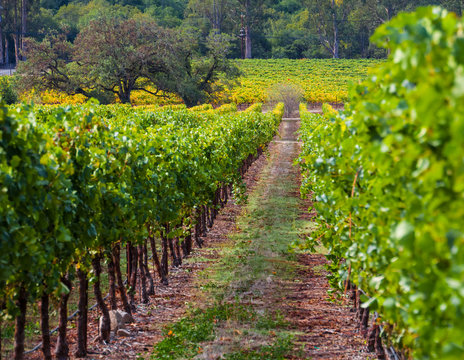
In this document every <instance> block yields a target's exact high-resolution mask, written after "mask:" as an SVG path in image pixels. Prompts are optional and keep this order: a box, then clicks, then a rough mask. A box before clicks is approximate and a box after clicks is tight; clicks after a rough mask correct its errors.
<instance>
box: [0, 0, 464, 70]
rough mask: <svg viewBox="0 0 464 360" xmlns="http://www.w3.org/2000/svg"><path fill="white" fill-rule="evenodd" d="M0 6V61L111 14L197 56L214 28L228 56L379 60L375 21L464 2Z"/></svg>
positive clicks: (264, 0)
mask: <svg viewBox="0 0 464 360" xmlns="http://www.w3.org/2000/svg"><path fill="white" fill-rule="evenodd" d="M1 5H2V6H3V10H2V21H1V22H0V65H1V64H3V63H5V62H11V61H13V62H14V61H15V60H16V62H19V61H20V60H22V57H23V55H22V50H23V49H24V45H25V41H24V39H25V38H27V37H33V38H34V39H36V40H42V39H43V38H44V36H45V34H47V33H49V32H50V31H52V30H54V31H57V32H61V29H62V28H63V27H64V28H66V29H67V38H68V40H69V41H71V42H72V41H74V39H75V38H76V36H77V34H78V33H79V32H80V31H81V30H82V29H84V28H85V27H87V26H88V25H89V24H90V23H91V22H92V21H93V20H95V19H98V18H99V17H101V16H104V15H106V14H109V13H111V14H112V15H113V16H117V17H120V18H134V17H140V16H142V15H143V16H146V17H148V18H150V19H152V20H153V21H155V22H156V23H157V24H158V25H159V26H161V27H163V28H170V29H176V30H179V31H181V32H188V33H190V34H191V35H192V36H194V37H196V40H198V41H199V50H200V51H201V52H202V53H203V54H205V53H206V52H207V37H208V35H209V34H210V33H211V32H212V31H213V32H216V33H223V34H227V35H229V36H231V38H232V39H233V40H232V45H231V54H230V55H229V56H230V57H233V58H239V57H242V56H243V57H247V58H249V57H254V58H327V57H340V58H361V57H363V58H365V57H368V58H380V57H384V56H385V55H386V51H385V50H380V49H378V48H376V47H375V46H374V45H373V44H371V42H370V40H369V39H370V36H371V35H372V34H373V33H374V30H375V29H376V28H377V27H378V26H379V25H381V24H383V23H385V22H386V21H388V20H390V19H391V18H392V17H393V16H395V15H396V14H398V13H399V12H401V11H412V10H414V9H415V8H417V7H418V6H426V5H441V6H443V7H445V8H447V9H448V10H450V11H453V12H455V13H456V14H458V15H459V16H461V15H462V12H463V9H464V0H414V1H413V0H322V1H321V0H301V1H298V0H253V1H252V0H170V1H166V0H154V1H147V0H112V1H108V0H90V1H89V0H41V1H32V0H2V2H1ZM241 34H242V37H241V36H240V35H241ZM242 38H243V42H244V46H243V49H242V46H241V44H242Z"/></svg>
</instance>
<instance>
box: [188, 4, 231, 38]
mask: <svg viewBox="0 0 464 360" xmlns="http://www.w3.org/2000/svg"><path fill="white" fill-rule="evenodd" d="M234 5H236V4H235V0H190V1H189V3H188V5H187V11H188V12H189V15H190V16H191V17H201V18H204V19H207V20H208V22H209V23H210V25H211V29H214V30H215V31H217V32H222V30H223V23H224V22H225V21H226V19H227V18H228V17H229V16H230V13H231V10H232V8H233V6H234Z"/></svg>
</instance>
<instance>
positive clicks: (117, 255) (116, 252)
mask: <svg viewBox="0 0 464 360" xmlns="http://www.w3.org/2000/svg"><path fill="white" fill-rule="evenodd" d="M113 261H114V270H115V271H116V280H117V281H118V292H119V296H120V297H121V302H122V306H123V308H124V311H125V312H127V313H129V314H132V309H131V307H130V305H129V301H128V300H127V293H126V287H125V286H124V282H123V281H122V274H121V247H120V245H119V244H117V245H115V246H114V248H113Z"/></svg>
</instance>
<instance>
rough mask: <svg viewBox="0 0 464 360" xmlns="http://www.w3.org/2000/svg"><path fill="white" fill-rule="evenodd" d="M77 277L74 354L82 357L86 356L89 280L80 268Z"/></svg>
mask: <svg viewBox="0 0 464 360" xmlns="http://www.w3.org/2000/svg"><path fill="white" fill-rule="evenodd" d="M77 277H78V279H79V302H78V304H77V309H78V310H79V314H78V317H77V350H76V353H75V356H76V357H77V358H83V357H86V356H87V321H88V320H87V312H88V302H89V296H88V290H89V281H88V279H87V274H86V273H85V271H82V270H81V269H78V270H77Z"/></svg>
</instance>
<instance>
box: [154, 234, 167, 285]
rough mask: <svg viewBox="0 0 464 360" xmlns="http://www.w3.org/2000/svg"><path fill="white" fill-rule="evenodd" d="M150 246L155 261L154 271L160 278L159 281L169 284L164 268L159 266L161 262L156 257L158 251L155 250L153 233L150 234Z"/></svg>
mask: <svg viewBox="0 0 464 360" xmlns="http://www.w3.org/2000/svg"><path fill="white" fill-rule="evenodd" d="M150 246H151V253H152V257H153V262H154V263H155V267H156V271H157V272H158V275H159V277H160V279H161V283H162V284H163V285H169V282H168V279H167V277H166V273H165V272H164V269H163V267H162V266H161V263H160V261H159V258H158V252H157V251H156V246H155V235H153V234H150Z"/></svg>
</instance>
